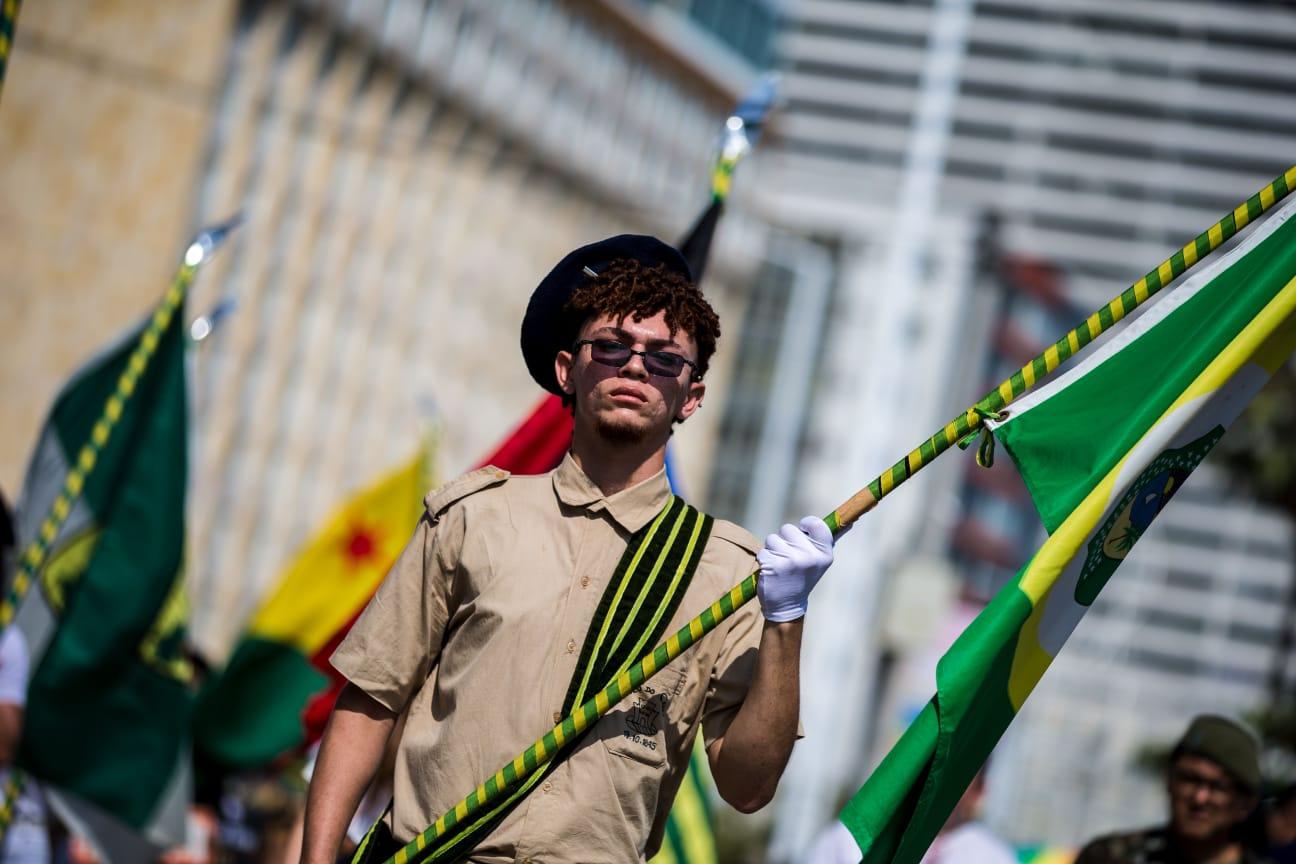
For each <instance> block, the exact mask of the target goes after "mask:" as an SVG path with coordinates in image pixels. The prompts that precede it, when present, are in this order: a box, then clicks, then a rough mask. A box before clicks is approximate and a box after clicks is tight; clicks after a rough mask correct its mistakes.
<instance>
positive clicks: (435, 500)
mask: <svg viewBox="0 0 1296 864" xmlns="http://www.w3.org/2000/svg"><path fill="white" fill-rule="evenodd" d="M510 476H512V475H511V474H509V472H507V471H505V470H504V469H503V468H496V467H495V466H494V465H487V466H485V467H484V468H478V469H477V470H476V471H469V472H468V473H467V474H464V475H462V476H460V477H456V478H455V479H454V480H451V481H450V482H449V483H447V484H445V485H444V486H442V487H440V488H439V489H434V490H432V491H431V492H429V493H428V494H427V497H426V498H424V499H423V506H424V507H426V508H427V512H428V515H429V516H431V517H432V521H434V522H435V521H436V520H437V519H439V518H440V517H441V514H442V513H444V512H445V511H446V509H447V508H448V507H449V506H450V505H451V504H454V503H455V502H456V501H462V500H463V499H464V498H467V497H468V496H469V495H473V494H475V493H477V492H480V491H481V490H483V489H489V488H490V487H492V486H498V485H500V484H501V483H503V482H504V481H505V480H507V479H508V478H509V477H510Z"/></svg>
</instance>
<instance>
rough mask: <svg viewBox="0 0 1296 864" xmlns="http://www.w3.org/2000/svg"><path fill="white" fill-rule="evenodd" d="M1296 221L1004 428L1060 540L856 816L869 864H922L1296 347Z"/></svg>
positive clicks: (1274, 221)
mask: <svg viewBox="0 0 1296 864" xmlns="http://www.w3.org/2000/svg"><path fill="white" fill-rule="evenodd" d="M1294 207H1296V205H1291V204H1289V205H1287V207H1285V208H1284V209H1283V210H1282V211H1280V212H1278V213H1275V214H1274V215H1273V216H1271V217H1270V218H1269V219H1268V220H1266V221H1265V222H1264V223H1262V224H1261V225H1260V226H1259V227H1258V228H1257V229H1256V230H1255V231H1254V232H1253V233H1252V235H1251V236H1250V237H1248V238H1247V239H1246V241H1245V242H1243V243H1242V244H1240V245H1239V246H1238V247H1237V248H1235V249H1234V250H1233V251H1232V252H1230V253H1229V254H1228V255H1225V256H1223V257H1221V259H1220V260H1219V261H1218V262H1216V263H1215V264H1214V265H1213V266H1211V267H1210V268H1209V269H1207V270H1205V271H1203V272H1202V273H1200V274H1199V275H1198V276H1197V277H1195V278H1193V279H1190V280H1188V281H1186V282H1185V283H1184V284H1183V285H1180V286H1178V287H1177V288H1175V289H1174V290H1172V291H1168V292H1166V293H1165V294H1164V295H1162V296H1161V297H1160V298H1158V300H1157V301H1156V302H1155V303H1153V304H1152V305H1151V306H1150V308H1148V310H1147V312H1146V313H1145V314H1144V315H1142V316H1141V317H1139V318H1137V319H1136V320H1134V321H1133V322H1131V323H1129V324H1128V325H1127V326H1126V327H1125V328H1124V329H1123V330H1122V331H1120V332H1118V333H1117V334H1116V335H1115V336H1114V337H1113V338H1112V339H1111V340H1109V341H1108V342H1107V343H1105V344H1103V345H1102V346H1101V347H1099V348H1096V349H1095V350H1094V353H1093V354H1092V355H1090V356H1088V357H1086V358H1084V359H1083V362H1081V363H1080V364H1079V365H1078V366H1076V367H1075V368H1073V369H1072V370H1071V371H1069V372H1068V373H1067V374H1065V375H1063V376H1061V377H1060V378H1058V379H1057V380H1055V381H1053V382H1051V383H1049V384H1048V385H1047V386H1045V387H1043V388H1041V389H1040V390H1038V391H1036V392H1035V393H1032V394H1029V395H1027V396H1026V397H1024V398H1023V399H1021V400H1020V401H1019V402H1017V403H1016V404H1015V405H1014V406H1013V407H1012V409H1011V411H1010V412H1009V416H1008V417H1007V418H1006V419H1005V420H1004V421H1003V422H1000V423H994V424H991V425H992V426H993V428H994V430H995V434H996V436H997V437H998V439H999V441H1000V443H1001V444H1002V445H1003V446H1004V447H1005V449H1007V451H1008V452H1009V454H1010V455H1011V456H1012V458H1013V461H1014V462H1015V463H1016V464H1017V467H1018V470H1019V471H1020V472H1021V475H1022V477H1023V478H1024V480H1025V481H1026V485H1027V487H1028V489H1029V490H1030V493H1031V496H1032V498H1033V500H1034V503H1035V506H1036V507H1037V509H1038V510H1039V512H1040V515H1041V517H1042V518H1043V521H1044V524H1045V527H1046V528H1047V529H1048V531H1049V537H1048V539H1047V540H1046V541H1045V543H1044V545H1043V546H1042V547H1041V548H1040V549H1039V550H1038V551H1037V552H1036V553H1035V556H1034V557H1033V558H1032V559H1031V561H1030V563H1028V564H1027V565H1026V566H1025V567H1024V568H1022V570H1021V572H1019V573H1018V574H1017V576H1016V578H1015V579H1014V580H1013V581H1012V582H1011V583H1009V584H1008V585H1007V586H1006V587H1005V588H1004V589H1003V590H1002V591H1001V592H1000V593H999V594H998V595H997V596H996V597H995V598H994V600H993V601H992V602H991V603H990V604H989V605H988V606H987V607H986V608H985V609H984V610H983V611H982V612H981V614H980V615H979V616H978V617H977V618H976V620H975V621H973V623H972V624H971V625H970V626H969V627H968V629H967V630H966V631H965V632H964V633H963V634H962V635H961V636H960V637H959V639H958V640H957V641H956V642H955V644H954V645H953V647H951V648H950V650H949V651H948V652H947V653H946V654H945V656H944V657H943V658H942V659H941V661H940V663H939V664H938V667H937V674H936V695H935V696H934V697H933V698H932V700H931V702H930V703H929V704H928V705H927V707H926V708H925V710H924V711H923V712H922V713H921V715H920V716H919V717H918V718H917V720H916V721H915V722H914V723H913V724H912V726H911V727H910V728H909V729H908V730H907V731H906V733H905V734H904V736H902V738H901V739H900V741H899V742H898V743H897V744H896V746H895V747H894V748H893V749H892V751H891V752H890V753H889V754H888V755H887V756H886V758H885V759H884V760H883V762H882V764H881V765H879V767H878V768H877V770H876V771H874V773H873V775H872V776H871V777H870V778H869V779H868V781H867V782H866V783H865V785H864V786H863V787H862V788H861V789H860V790H859V792H857V793H856V794H855V796H854V797H853V798H852V799H851V800H850V801H849V802H848V803H847V805H846V807H845V808H844V809H843V811H842V813H841V816H840V818H841V821H842V823H843V824H844V825H845V826H846V828H847V829H848V830H849V831H850V833H851V835H852V837H853V838H854V840H855V842H856V844H857V845H858V847H859V850H860V854H861V858H862V860H864V861H866V862H883V861H885V862H891V861H895V862H901V864H905V862H917V861H919V860H920V859H921V857H922V855H923V853H924V852H925V851H926V850H927V848H928V846H929V845H930V844H931V841H932V840H933V839H934V838H935V836H936V834H937V832H938V831H939V830H940V828H941V826H942V825H943V824H944V823H945V820H946V819H947V818H948V816H949V814H950V812H951V811H952V810H953V808H954V805H955V804H956V803H957V801H958V799H959V797H960V796H961V795H962V793H963V791H964V790H965V789H966V788H967V786H968V784H969V783H970V782H971V780H972V778H973V777H974V776H975V774H976V772H977V771H978V770H979V769H980V768H981V766H982V764H983V763H984V762H985V760H986V758H987V757H988V756H989V754H990V751H991V750H992V749H993V748H994V746H995V744H996V743H997V742H998V740H999V738H1000V736H1001V735H1002V734H1003V732H1004V730H1005V729H1006V728H1007V726H1008V724H1009V723H1010V722H1011V721H1012V719H1013V717H1014V716H1015V715H1016V713H1017V711H1018V710H1020V708H1021V706H1022V704H1023V702H1024V701H1025V699H1026V698H1027V696H1029V694H1030V692H1031V691H1032V690H1033V688H1034V686H1035V684H1036V683H1037V682H1038V681H1039V679H1040V677H1041V676H1042V675H1043V674H1044V672H1045V671H1046V670H1047V668H1048V666H1049V664H1050V663H1051V662H1052V660H1053V658H1054V657H1055V656H1056V655H1057V653H1058V651H1059V650H1060V649H1061V647H1062V645H1063V643H1064V642H1065V641H1066V639H1067V637H1068V636H1069V635H1070V634H1071V632H1072V630H1074V628H1075V626H1076V624H1077V623H1079V621H1080V618H1081V617H1082V616H1083V615H1084V613H1085V611H1086V610H1087V609H1088V607H1089V606H1090V604H1092V603H1093V601H1094V600H1095V599H1096V598H1097V596H1098V593H1099V592H1100V591H1101V589H1102V588H1103V586H1104V585H1105V584H1106V583H1107V580H1108V579H1109V578H1111V576H1112V574H1113V573H1114V572H1115V570H1116V568H1117V567H1118V566H1119V564H1120V563H1121V561H1122V560H1124V558H1125V556H1126V555H1127V554H1128V553H1129V552H1130V550H1131V549H1132V548H1133V546H1134V544H1135V542H1136V541H1137V540H1138V538H1139V537H1140V536H1142V534H1143V533H1144V532H1145V531H1146V530H1147V528H1148V527H1149V525H1150V524H1151V523H1152V521H1153V519H1154V518H1155V517H1156V515H1157V514H1158V513H1160V511H1161V510H1162V509H1163V508H1164V507H1165V506H1166V504H1167V503H1168V502H1169V501H1170V499H1171V498H1172V497H1173V496H1174V494H1175V493H1176V492H1177V491H1178V489H1179V488H1180V487H1181V486H1182V485H1183V483H1184V481H1185V480H1186V479H1187V477H1188V475H1189V474H1190V473H1191V472H1192V470H1193V469H1194V468H1196V466H1197V465H1198V464H1200V462H1201V460H1202V459H1203V458H1204V457H1205V456H1206V454H1207V453H1208V452H1209V451H1210V449H1211V447H1213V446H1214V444H1215V443H1216V442H1217V441H1219V439H1220V437H1222V436H1223V434H1224V430H1225V429H1226V428H1227V426H1228V425H1229V423H1230V422H1232V420H1233V419H1234V418H1236V416H1237V415H1238V413H1240V412H1241V410H1242V409H1243V408H1244V407H1245V406H1246V404H1247V402H1249V401H1250V399H1251V398H1252V397H1253V396H1254V395H1255V393H1256V392H1257V391H1258V390H1259V389H1260V387H1261V386H1263V385H1264V383H1265V382H1266V381H1267V380H1268V378H1269V376H1270V375H1271V374H1272V373H1273V372H1274V370H1276V369H1277V368H1278V367H1279V366H1280V365H1281V364H1282V363H1283V362H1285V361H1286V360H1287V358H1288V357H1289V356H1290V355H1291V353H1292V351H1293V348H1296V314H1294V313H1296V219H1293V218H1292V215H1293V212H1296V211H1294V209H1293V208H1294Z"/></svg>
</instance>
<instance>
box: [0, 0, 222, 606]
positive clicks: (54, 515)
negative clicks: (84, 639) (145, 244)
mask: <svg viewBox="0 0 1296 864" xmlns="http://www.w3.org/2000/svg"><path fill="white" fill-rule="evenodd" d="M4 2H5V3H8V2H9V0H4ZM238 221H239V219H238V217H235V218H234V219H231V220H229V221H227V222H224V223H222V224H220V225H216V226H213V227H211V228H207V229H204V230H203V231H200V232H199V233H198V235H197V237H195V238H194V240H193V242H192V243H190V244H189V247H188V248H187V249H186V250H185V254H184V258H183V259H181V262H180V267H179V269H177V270H176V273H175V276H174V277H172V280H171V287H170V288H168V289H167V292H166V294H165V295H164V296H163V297H162V301H161V302H160V303H158V305H157V309H156V310H154V312H153V317H152V318H151V319H150V320H149V323H148V326H147V327H145V328H144V332H143V333H141V334H140V337H139V341H138V342H137V343H136V345H135V350H134V351H133V352H132V353H131V356H130V360H129V361H128V363H127V365H126V371H125V372H123V373H122V375H121V377H120V378H118V379H117V387H116V388H115V389H114V391H113V394H112V395H111V396H109V397H108V399H107V401H106V402H105V403H104V407H103V412H102V414H101V415H100V417H99V420H98V422H96V423H95V425H94V427H93V429H92V430H91V432H90V440H89V441H86V442H85V443H84V444H83V445H81V450H80V451H79V452H78V453H77V458H76V464H75V465H74V466H73V467H72V469H71V470H70V471H68V473H67V479H66V480H65V481H64V483H63V488H62V490H60V492H59V494H58V495H57V496H56V497H55V499H54V503H53V504H52V505H51V506H50V512H49V513H48V514H47V515H46V517H45V519H44V521H43V522H41V526H40V530H39V531H38V532H37V534H36V537H35V539H34V540H32V542H31V543H29V544H27V548H26V549H24V550H23V552H22V555H21V556H20V557H19V559H18V567H17V568H16V570H15V572H14V578H13V584H12V585H10V587H9V595H8V596H7V597H5V599H4V602H3V603H0V632H4V629H5V628H6V627H8V626H9V624H10V623H11V622H12V621H13V617H14V613H15V612H16V611H17V609H18V604H19V603H21V602H22V599H23V597H25V596H26V595H27V592H28V590H30V588H31V586H32V583H33V582H34V581H35V580H36V575H37V573H39V572H40V567H41V565H42V564H44V563H45V557H46V556H47V555H48V554H49V551H50V546H51V544H53V542H54V539H55V538H56V537H58V533H59V530H60V529H61V528H62V527H63V523H64V522H65V521H67V518H68V515H69V514H70V513H71V512H72V504H73V503H74V502H75V501H76V499H77V497H78V496H79V495H80V494H81V490H82V489H83V488H84V487H85V481H86V478H87V477H88V476H89V475H90V472H92V471H93V470H94V467H95V463H96V462H97V461H98V460H99V454H100V453H102V452H103V449H104V447H105V446H106V445H107V444H108V439H109V438H110V437H111V435H112V432H113V429H114V428H115V427H116V425H117V421H118V420H120V419H121V416H122V410H123V409H124V408H125V406H126V401H127V400H128V399H130V397H131V395H132V394H133V393H134V392H135V385H136V384H137V383H138V381H139V379H140V377H141V376H142V375H143V374H144V370H146V369H147V368H148V364H149V361H150V360H152V359H153V354H154V353H155V352H156V351H157V346H158V341H159V339H160V338H161V335H162V332H163V331H164V330H165V329H166V327H167V325H168V324H169V323H170V322H171V318H172V317H173V316H174V315H175V314H176V313H177V312H178V311H179V310H180V307H181V305H182V304H183V303H184V299H185V295H186V294H187V293H188V291H189V286H190V285H192V284H193V280H194V277H195V276H196V275H197V274H198V268H199V267H201V266H202V265H203V263H204V262H206V261H207V259H208V258H210V257H211V254H212V253H213V252H214V251H216V249H217V247H219V246H220V245H221V243H223V242H224V241H225V238H226V237H227V236H229V233H230V231H232V230H233V229H234V228H235V227H236V225H237V224H238Z"/></svg>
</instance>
